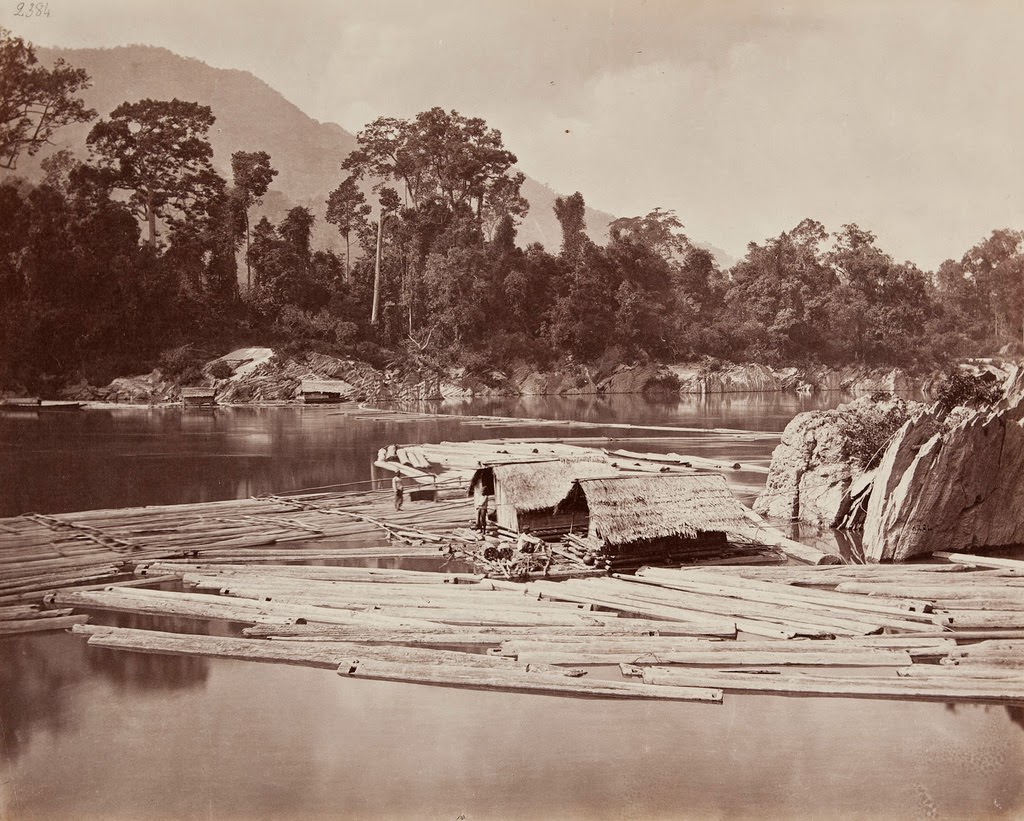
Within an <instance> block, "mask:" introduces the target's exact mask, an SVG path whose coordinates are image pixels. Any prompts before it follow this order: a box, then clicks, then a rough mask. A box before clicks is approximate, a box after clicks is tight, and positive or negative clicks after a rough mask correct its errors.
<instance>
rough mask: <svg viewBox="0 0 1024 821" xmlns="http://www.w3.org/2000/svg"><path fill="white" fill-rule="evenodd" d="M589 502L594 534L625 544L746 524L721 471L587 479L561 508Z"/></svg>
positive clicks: (579, 482) (571, 492) (721, 529)
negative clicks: (718, 472) (714, 473)
mask: <svg viewBox="0 0 1024 821" xmlns="http://www.w3.org/2000/svg"><path fill="white" fill-rule="evenodd" d="M584 507H585V508H588V509H589V511H590V535H591V536H596V537H597V538H599V539H602V540H604V541H606V542H607V543H608V544H612V545H620V544H628V543H631V542H640V541H644V540H647V539H660V538H664V537H666V536H686V537H693V536H696V535H697V533H698V532H710V531H724V532H729V531H731V530H734V529H742V527H743V526H745V525H747V524H748V523H749V520H748V519H747V518H746V516H745V514H744V510H745V508H744V507H743V505H742V504H741V503H740V502H739V500H738V499H736V498H735V497H734V496H733V495H732V492H731V491H730V490H729V486H728V485H727V484H726V481H725V478H724V477H722V476H718V475H687V474H676V473H668V474H651V475H646V476H621V475H620V476H616V477H606V478H593V479H581V480H579V481H577V482H575V483H574V484H573V486H572V489H571V490H570V491H569V493H568V494H567V496H566V498H565V499H564V500H563V501H562V502H561V503H559V505H558V509H559V510H568V509H582V508H584Z"/></svg>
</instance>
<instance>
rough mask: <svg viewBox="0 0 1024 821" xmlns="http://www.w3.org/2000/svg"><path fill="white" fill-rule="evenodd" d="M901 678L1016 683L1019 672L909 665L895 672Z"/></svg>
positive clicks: (991, 667)
mask: <svg viewBox="0 0 1024 821" xmlns="http://www.w3.org/2000/svg"><path fill="white" fill-rule="evenodd" d="M896 675H898V676H900V677H901V678H918V679H920V678H925V679H928V678H947V679H948V678H952V679H953V680H956V681H962V680H964V679H1010V680H1012V681H1018V680H1019V679H1020V677H1021V673H1020V670H1019V669H1017V668H1016V667H1000V666H998V665H984V664H973V665H972V664H911V665H910V666H909V667H901V668H900V669H899V670H897V671H896Z"/></svg>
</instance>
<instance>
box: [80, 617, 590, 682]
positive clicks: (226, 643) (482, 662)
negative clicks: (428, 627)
mask: <svg viewBox="0 0 1024 821" xmlns="http://www.w3.org/2000/svg"><path fill="white" fill-rule="evenodd" d="M76 632H80V633H84V634H87V635H89V636H90V638H89V644H90V645H91V646H94V647H107V648H110V649H117V650H128V651H132V652H139V653H160V654H166V655H185V656H204V657H210V658H231V659H242V660H246V661H268V662H284V663H287V664H300V665H304V666H309V667H324V668H329V669H336V668H337V667H338V665H339V664H341V663H342V661H345V660H347V659H350V658H352V657H356V656H358V657H362V658H368V659H374V660H380V661H389V662H398V663H403V664H404V663H413V664H433V665H438V664H457V665H460V666H464V667H479V668H483V669H511V668H516V667H517V666H518V665H516V663H515V662H513V661H512V660H510V659H505V658H499V657H495V656H484V655H479V654H475V653H458V652H453V651H446V650H424V649H419V648H413V647H386V646H383V647H380V646H379V647H372V646H364V645H361V644H356V643H353V642H340V641H339V642H302V641H290V642H267V641H261V640H259V639H238V638H231V637H224V636H205V635H193V634H188V633H167V632H162V631H157V630H135V629H131V628H119V627H107V626H99V627H93V626H91V625H90V626H87V627H86V628H85V629H80V630H77V631H76ZM522 669H523V671H524V672H527V671H531V672H532V671H533V670H537V671H541V672H546V673H549V674H553V675H559V676H578V675H582V671H576V670H571V669H568V668H565V667H558V668H556V667H553V666H546V667H543V668H542V667H541V666H540V665H537V666H535V667H530V666H527V665H523V666H522Z"/></svg>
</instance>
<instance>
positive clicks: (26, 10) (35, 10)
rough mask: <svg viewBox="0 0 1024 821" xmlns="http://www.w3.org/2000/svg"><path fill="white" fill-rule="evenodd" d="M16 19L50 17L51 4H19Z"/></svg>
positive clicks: (15, 13) (15, 14)
mask: <svg viewBox="0 0 1024 821" xmlns="http://www.w3.org/2000/svg"><path fill="white" fill-rule="evenodd" d="M14 16H15V17H49V16H50V4H49V3H18V6H17V9H16V10H15V12H14Z"/></svg>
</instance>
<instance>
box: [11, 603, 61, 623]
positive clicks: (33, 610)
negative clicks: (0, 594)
mask: <svg viewBox="0 0 1024 821" xmlns="http://www.w3.org/2000/svg"><path fill="white" fill-rule="evenodd" d="M71 612H72V608H70V607H67V608H61V609H56V610H41V609H40V608H39V607H38V606H37V605H30V606H20V605H15V606H12V607H0V621H15V620H19V619H21V620H25V619H55V618H59V617H60V616H70V615H71Z"/></svg>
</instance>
